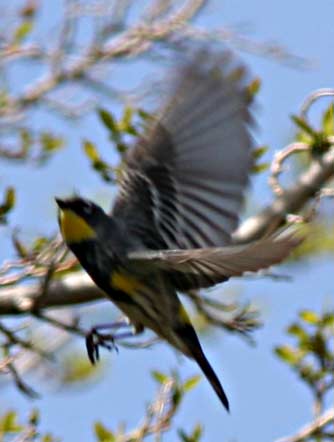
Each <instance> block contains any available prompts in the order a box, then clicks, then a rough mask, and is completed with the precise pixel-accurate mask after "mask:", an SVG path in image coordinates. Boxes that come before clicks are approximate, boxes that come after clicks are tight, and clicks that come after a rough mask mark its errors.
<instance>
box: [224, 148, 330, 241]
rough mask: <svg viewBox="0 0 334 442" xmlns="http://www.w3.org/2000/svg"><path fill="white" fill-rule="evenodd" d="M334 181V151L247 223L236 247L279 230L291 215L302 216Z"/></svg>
mask: <svg viewBox="0 0 334 442" xmlns="http://www.w3.org/2000/svg"><path fill="white" fill-rule="evenodd" d="M333 177H334V149H333V147H332V148H331V149H330V150H329V151H328V152H326V153H325V154H324V155H322V156H321V157H319V158H315V159H313V160H312V162H311V164H310V166H309V168H308V169H307V170H306V171H305V172H304V173H303V174H302V175H301V176H300V178H299V179H298V181H297V183H296V184H294V185H292V186H291V187H290V188H288V189H285V190H284V192H283V193H282V194H281V195H279V196H276V198H275V199H274V201H273V202H272V204H271V205H270V206H268V207H266V208H264V209H263V210H262V211H261V212H260V213H258V214H257V215H255V216H252V217H250V218H248V219H247V220H246V221H244V222H243V223H242V224H241V226H240V227H239V229H238V230H237V231H236V232H235V234H234V237H233V239H234V242H235V243H246V242H249V241H253V240H256V239H258V238H261V237H262V236H263V235H265V234H267V233H269V232H272V231H274V230H276V229H277V228H278V227H279V226H280V225H281V224H282V223H284V222H285V220H286V216H287V215H288V214H290V213H297V212H299V211H300V210H301V209H302V208H303V207H304V205H305V204H306V203H307V202H308V201H309V200H310V199H311V198H313V197H314V196H315V195H316V193H317V192H319V190H320V189H321V188H322V187H323V186H324V185H325V184H326V183H327V181H328V180H329V179H331V178H333Z"/></svg>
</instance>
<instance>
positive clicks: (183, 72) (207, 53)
mask: <svg viewBox="0 0 334 442" xmlns="http://www.w3.org/2000/svg"><path fill="white" fill-rule="evenodd" d="M245 81H246V79H245V70H244V69H243V68H240V67H237V68H236V66H235V60H234V59H233V57H232V56H231V55H230V54H227V53H226V52H224V53H223V54H219V53H217V52H215V51H213V50H198V51H194V53H193V54H192V56H190V57H189V59H188V61H185V62H182V63H180V64H179V65H178V66H177V68H176V73H174V75H173V79H172V80H171V81H170V84H171V91H170V95H169V98H168V99H166V101H165V105H164V106H162V107H161V108H160V111H159V112H158V113H157V116H156V117H155V118H154V119H152V121H150V122H149V123H148V126H149V127H148V128H147V131H146V133H145V135H144V136H143V137H141V138H140V139H139V140H138V142H137V143H136V145H135V146H134V147H133V148H132V149H130V150H129V151H128V152H127V154H126V156H125V159H124V165H123V169H122V177H121V180H120V191H119V194H118V197H117V199H116V201H115V203H114V206H113V209H112V212H111V214H110V215H108V214H106V213H105V212H104V211H103V210H102V209H101V208H100V207H98V206H96V205H95V204H94V203H92V202H91V201H88V200H85V199H82V198H79V197H73V198H70V199H66V200H60V199H57V203H58V206H59V209H60V210H59V222H60V228H61V232H62V235H63V237H64V240H65V241H66V243H67V245H68V247H69V248H70V249H71V250H72V252H73V253H74V254H75V255H76V257H77V258H78V260H79V261H80V263H81V264H82V266H83V267H84V269H85V270H86V271H87V272H88V273H89V275H90V276H91V277H92V279H93V280H94V282H95V283H96V284H97V285H98V286H99V287H100V288H101V289H102V290H103V291H104V292H105V293H106V295H107V297H108V298H110V299H111V300H112V301H113V302H114V303H115V304H116V305H117V306H118V307H119V308H120V310H122V311H123V312H124V313H125V315H126V316H127V317H128V318H129V320H130V322H131V324H132V325H133V326H134V328H135V330H136V331H137V332H139V331H141V330H143V329H144V328H145V327H147V328H149V329H151V330H153V331H154V332H155V333H156V334H157V335H158V336H160V337H161V338H163V339H165V340H166V341H168V342H169V343H170V344H171V345H172V346H173V347H175V348H176V349H178V350H179V351H181V352H182V353H183V354H185V355H186V356H188V357H190V358H192V359H194V360H195V361H196V362H197V363H198V365H199V366H200V368H201V369H202V370H203V372H204V374H205V376H206V377H207V379H208V380H209V382H210V383H211V385H212V387H213V388H214V390H215V391H216V393H217V395H218V396H219V398H220V400H221V402H222V403H223V404H224V406H225V407H226V409H227V410H228V409H229V403H228V400H227V397H226V395H225V392H224V390H223V387H222V386H221V384H220V382H219V380H218V378H217V376H216V374H215V373H214V371H213V369H212V368H211V366H210V364H209V362H208V360H207V359H206V357H205V355H204V353H203V350H202V348H201V345H200V342H199V340H198V337H197V335H196V332H195V330H194V328H193V326H192V325H191V322H190V320H189V317H188V315H187V313H186V311H185V309H184V308H183V306H182V304H181V302H180V300H179V298H178V295H177V292H178V291H179V292H187V291H190V290H195V289H200V288H205V287H210V286H212V285H214V284H217V283H219V282H223V281H226V280H227V279H229V278H230V277H231V276H238V275H242V274H243V273H244V272H246V271H257V270H259V269H262V268H266V267H269V266H271V265H272V264H274V263H277V262H279V261H281V260H282V259H284V258H285V257H286V256H287V255H288V254H289V252H290V251H291V249H293V248H294V247H295V246H296V245H298V244H299V242H300V239H299V238H298V237H296V236H295V235H293V234H292V235H291V234H285V235H284V234H282V235H275V236H271V237H266V238H264V239H262V240H259V241H256V242H253V243H250V244H248V245H242V246H233V245H229V244H230V243H231V233H232V232H233V231H234V230H235V229H236V227H237V223H238V214H239V212H240V209H241V206H242V202H243V196H244V190H245V187H246V185H247V182H248V176H249V173H250V169H251V166H252V138H251V135H250V132H249V126H250V124H251V118H250V113H249V102H250V100H249V96H248V94H247V91H246V87H245V86H246V84H245ZM90 345H91V347H90V346H88V350H89V356H90V358H91V360H92V361H93V362H94V361H95V359H96V357H97V356H98V355H97V351H98V344H93V343H91V344H90Z"/></svg>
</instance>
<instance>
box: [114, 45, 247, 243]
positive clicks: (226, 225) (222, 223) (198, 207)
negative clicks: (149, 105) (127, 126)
mask: <svg viewBox="0 0 334 442" xmlns="http://www.w3.org/2000/svg"><path fill="white" fill-rule="evenodd" d="M235 66H236V63H235V60H234V58H233V57H232V56H231V55H230V54H229V53H227V52H224V53H223V54H221V53H217V52H215V51H213V50H212V51H211V50H197V51H193V53H192V55H191V56H190V57H189V58H188V60H187V61H186V62H183V63H181V64H179V66H177V68H176V70H175V73H174V75H173V78H172V79H171V80H170V83H171V87H170V94H169V99H167V100H166V102H165V105H164V106H162V107H161V109H160V111H159V112H158V114H157V115H158V116H157V117H156V118H155V119H154V120H153V121H152V122H151V123H150V127H149V128H148V129H147V133H146V134H145V136H144V137H142V139H140V140H139V141H138V143H137V144H136V145H135V146H134V148H133V149H130V150H129V152H128V153H127V155H126V157H125V161H124V178H123V179H122V180H121V191H120V193H119V196H118V198H117V199H116V202H115V204H114V207H113V210H112V216H114V217H115V218H116V219H119V220H124V222H125V223H126V225H128V226H129V234H132V235H133V236H136V238H137V240H138V241H137V242H136V244H138V248H147V247H148V248H153V249H158V248H163V249H189V248H205V247H218V246H224V245H226V244H228V243H229V242H230V240H231V233H232V232H233V231H234V230H235V229H236V227H237V223H238V214H239V212H240V209H241V206H242V203H243V196H244V190H245V186H246V185H247V182H248V175H249V171H250V167H251V163H252V160H251V157H252V155H251V147H252V139H251V135H250V129H249V127H250V117H249V100H248V97H247V94H246V91H245V81H246V80H245V79H246V74H245V70H244V69H237V70H236V69H235ZM137 224H139V227H138V225H137ZM145 226H146V227H145ZM138 233H140V234H141V235H140V237H139V236H138ZM148 234H149V235H150V237H149V238H148V237H147V235H148Z"/></svg>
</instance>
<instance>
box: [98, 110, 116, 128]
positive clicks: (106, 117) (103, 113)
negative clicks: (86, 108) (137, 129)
mask: <svg viewBox="0 0 334 442" xmlns="http://www.w3.org/2000/svg"><path fill="white" fill-rule="evenodd" d="M97 112H98V114H99V117H100V120H101V121H102V123H103V124H104V125H105V126H106V128H107V129H108V130H110V131H111V132H112V133H118V132H119V129H118V126H117V123H116V121H115V119H114V117H113V116H112V115H111V113H110V112H108V111H107V110H106V109H102V108H100V109H98V110H97Z"/></svg>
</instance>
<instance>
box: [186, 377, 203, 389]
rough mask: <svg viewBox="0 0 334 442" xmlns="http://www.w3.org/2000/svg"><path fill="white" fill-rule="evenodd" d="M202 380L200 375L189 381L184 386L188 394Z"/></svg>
mask: <svg viewBox="0 0 334 442" xmlns="http://www.w3.org/2000/svg"><path fill="white" fill-rule="evenodd" d="M200 380H201V376H199V375H196V376H192V377H191V378H189V379H187V380H186V381H185V382H184V384H183V389H184V391H186V392H188V391H190V390H192V389H193V388H195V387H196V385H197V384H198V383H199V381H200Z"/></svg>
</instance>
